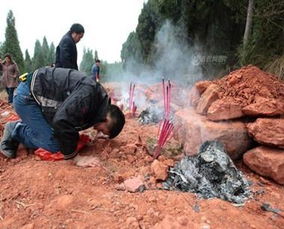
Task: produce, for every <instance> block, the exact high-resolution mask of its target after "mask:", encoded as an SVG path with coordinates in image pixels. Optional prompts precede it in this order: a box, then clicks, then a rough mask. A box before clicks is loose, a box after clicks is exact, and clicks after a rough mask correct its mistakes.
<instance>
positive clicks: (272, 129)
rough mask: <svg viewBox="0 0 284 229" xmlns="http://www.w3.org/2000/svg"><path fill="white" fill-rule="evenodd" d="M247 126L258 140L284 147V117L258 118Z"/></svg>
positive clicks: (265, 143) (262, 142)
mask: <svg viewBox="0 0 284 229" xmlns="http://www.w3.org/2000/svg"><path fill="white" fill-rule="evenodd" d="M247 127H248V132H249V134H250V135H251V136H252V137H253V138H254V139H255V140H256V141H257V142H259V143H261V144H264V145H272V146H276V147H279V148H282V149H284V118H258V119H257V120H256V121H255V122H253V123H249V124H247Z"/></svg>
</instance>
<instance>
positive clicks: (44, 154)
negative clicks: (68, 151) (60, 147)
mask: <svg viewBox="0 0 284 229" xmlns="http://www.w3.org/2000/svg"><path fill="white" fill-rule="evenodd" d="M89 141H90V138H89V136H88V135H85V134H81V135H80V138H79V141H78V144H77V148H76V151H77V152H79V151H80V150H81V149H82V148H84V146H85V145H86V144H87V143H88V142H89ZM34 153H35V155H37V156H38V157H39V158H40V159H41V160H44V161H59V160H63V159H64V155H63V154H62V153H61V152H57V153H51V152H49V151H47V150H45V149H42V148H39V149H37V150H36V151H35V152H34Z"/></svg>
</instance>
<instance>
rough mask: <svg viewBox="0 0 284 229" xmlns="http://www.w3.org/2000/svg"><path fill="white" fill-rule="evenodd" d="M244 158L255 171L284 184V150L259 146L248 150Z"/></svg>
mask: <svg viewBox="0 0 284 229" xmlns="http://www.w3.org/2000/svg"><path fill="white" fill-rule="evenodd" d="M243 159H244V162H245V164H246V165H247V166H248V167H249V168H250V169H251V170H253V171H254V172H256V173H258V174H260V175H262V176H266V177H270V178H272V179H273V180H274V181H276V182H277V183H279V184H284V150H280V149H274V148H269V147H266V146H259V147H256V148H254V149H251V150H249V151H248V152H246V153H245V154H244V156H243Z"/></svg>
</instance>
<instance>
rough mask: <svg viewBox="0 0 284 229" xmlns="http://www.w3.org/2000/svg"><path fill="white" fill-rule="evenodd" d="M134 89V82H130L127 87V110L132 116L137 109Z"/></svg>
mask: <svg viewBox="0 0 284 229" xmlns="http://www.w3.org/2000/svg"><path fill="white" fill-rule="evenodd" d="M134 90H135V83H132V82H130V87H129V110H130V113H131V114H132V115H133V116H134V115H135V113H136V110H137V106H136V105H135V102H134Z"/></svg>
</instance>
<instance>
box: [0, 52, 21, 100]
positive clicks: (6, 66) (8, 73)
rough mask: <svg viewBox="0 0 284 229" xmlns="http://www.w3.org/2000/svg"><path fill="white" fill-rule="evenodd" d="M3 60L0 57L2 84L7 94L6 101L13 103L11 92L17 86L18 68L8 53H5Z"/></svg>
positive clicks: (12, 92)
mask: <svg viewBox="0 0 284 229" xmlns="http://www.w3.org/2000/svg"><path fill="white" fill-rule="evenodd" d="M4 57H5V59H4V61H2V60H1V59H0V68H1V69H2V72H3V73H2V74H3V75H2V84H3V86H4V87H5V88H6V92H7V94H8V103H10V104H12V103H13V94H14V90H15V88H16V87H17V86H18V77H19V69H18V66H17V64H16V63H15V62H14V61H13V59H12V56H11V55H10V54H8V53H7V54H6V55H5V56H4Z"/></svg>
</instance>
